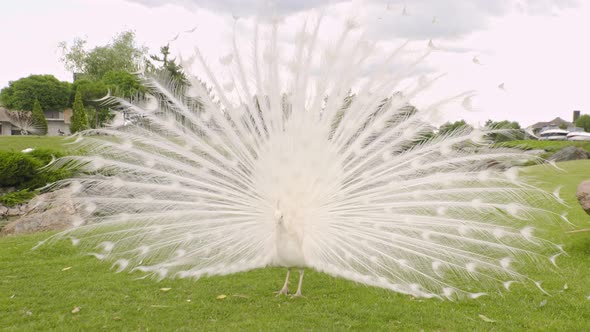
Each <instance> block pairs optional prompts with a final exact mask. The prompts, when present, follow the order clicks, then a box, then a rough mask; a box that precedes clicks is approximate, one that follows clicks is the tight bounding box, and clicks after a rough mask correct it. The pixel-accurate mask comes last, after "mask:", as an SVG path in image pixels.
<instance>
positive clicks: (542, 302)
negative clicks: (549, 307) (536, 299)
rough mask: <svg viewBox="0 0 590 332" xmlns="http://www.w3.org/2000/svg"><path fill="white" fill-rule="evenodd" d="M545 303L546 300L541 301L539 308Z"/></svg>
mask: <svg viewBox="0 0 590 332" xmlns="http://www.w3.org/2000/svg"><path fill="white" fill-rule="evenodd" d="M546 304H547V300H543V301H541V303H539V308H540V307H544V306H545V305H546Z"/></svg>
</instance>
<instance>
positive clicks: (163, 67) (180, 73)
mask: <svg viewBox="0 0 590 332" xmlns="http://www.w3.org/2000/svg"><path fill="white" fill-rule="evenodd" d="M160 54H162V55H161V56H160V55H157V54H152V55H150V59H152V60H153V61H155V62H157V63H160V66H159V67H158V66H156V65H154V64H153V63H152V62H150V61H148V62H147V67H148V70H149V71H151V72H152V73H155V74H156V75H160V76H161V75H165V76H166V77H168V78H169V79H171V80H172V81H173V82H174V83H175V84H176V85H177V86H178V87H180V88H182V87H185V86H187V85H188V84H189V81H188V78H187V77H186V75H185V74H184V69H183V68H182V66H181V65H180V64H177V63H176V59H170V58H169V57H170V44H166V45H165V46H162V47H160Z"/></svg>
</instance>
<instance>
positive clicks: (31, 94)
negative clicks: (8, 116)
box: [0, 75, 71, 111]
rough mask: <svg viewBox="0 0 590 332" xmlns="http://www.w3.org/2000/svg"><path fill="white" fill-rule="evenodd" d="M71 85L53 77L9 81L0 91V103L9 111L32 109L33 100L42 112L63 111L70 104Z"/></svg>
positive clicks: (33, 77) (44, 76)
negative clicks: (39, 105) (37, 103)
mask: <svg viewBox="0 0 590 332" xmlns="http://www.w3.org/2000/svg"><path fill="white" fill-rule="evenodd" d="M70 93H71V84H70V83H68V82H62V81H60V80H58V79H57V78H55V77H54V76H53V75H31V76H28V77H24V78H21V79H18V80H16V81H11V82H9V83H8V87H6V88H4V89H2V91H0V103H1V104H2V105H3V106H4V107H6V108H8V109H11V110H27V111H31V110H32V109H33V104H34V103H35V100H37V101H38V102H39V104H41V108H42V109H44V110H63V109H64V108H66V107H68V106H69V104H70V102H69V101H70Z"/></svg>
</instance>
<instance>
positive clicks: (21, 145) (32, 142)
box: [0, 136, 68, 151]
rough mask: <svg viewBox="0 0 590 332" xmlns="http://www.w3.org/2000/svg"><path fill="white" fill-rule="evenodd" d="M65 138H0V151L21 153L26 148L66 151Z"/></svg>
mask: <svg viewBox="0 0 590 332" xmlns="http://www.w3.org/2000/svg"><path fill="white" fill-rule="evenodd" d="M65 143H66V138H65V137H59V136H0V150H4V151H11V150H14V151H22V150H24V149H27V148H34V149H52V150H59V151H66V150H68V146H67V145H66V144H65Z"/></svg>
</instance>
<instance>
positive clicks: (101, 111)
mask: <svg viewBox="0 0 590 332" xmlns="http://www.w3.org/2000/svg"><path fill="white" fill-rule="evenodd" d="M129 75H131V74H129ZM73 88H74V89H75V90H74V91H75V92H76V93H74V94H73V95H72V97H71V100H72V104H73V102H74V100H75V96H76V94H77V93H80V94H81V95H82V103H83V104H84V105H85V108H86V113H87V117H88V124H89V125H90V127H91V128H100V127H103V126H104V125H105V124H107V123H108V122H110V121H112V119H113V118H114V115H113V114H112V113H111V112H110V111H109V109H108V107H104V105H103V102H102V101H100V99H101V98H103V97H104V96H106V95H107V94H108V93H109V89H112V90H114V89H115V88H113V87H111V86H108V85H107V84H105V83H104V81H103V80H100V81H91V80H88V79H79V80H77V81H76V82H74V85H73Z"/></svg>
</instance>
